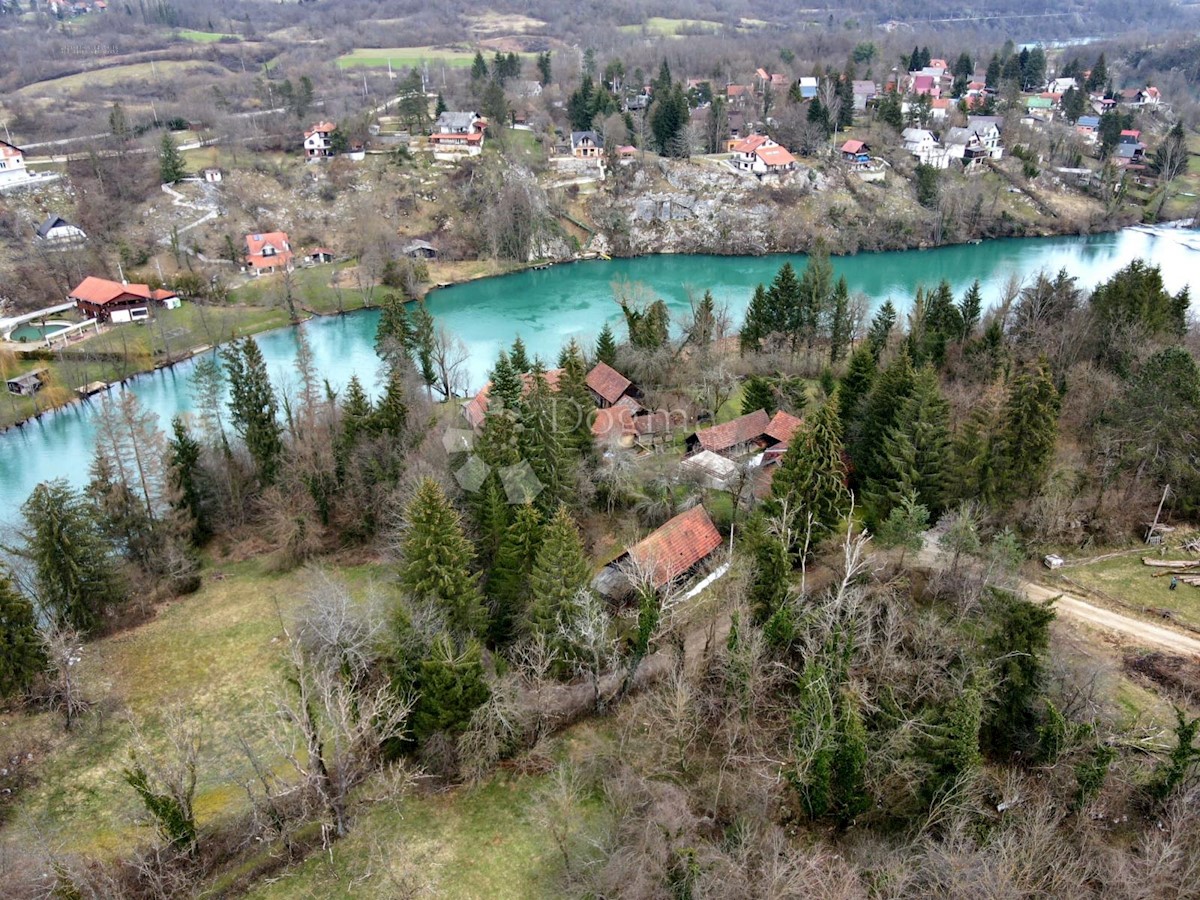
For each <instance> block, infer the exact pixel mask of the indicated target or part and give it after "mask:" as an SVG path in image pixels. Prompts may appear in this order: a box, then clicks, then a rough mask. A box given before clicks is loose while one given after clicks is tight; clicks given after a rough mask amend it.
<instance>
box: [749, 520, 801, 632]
mask: <svg viewBox="0 0 1200 900" xmlns="http://www.w3.org/2000/svg"><path fill="white" fill-rule="evenodd" d="M749 536H750V540H749V549H750V553H751V555H752V559H753V560H754V565H753V567H752V568H751V570H750V572H751V575H750V587H749V590H748V596H747V599H748V600H749V601H750V611H751V613H752V614H753V616H754V622H755V624H758V625H763V624H765V623H766V622H767V621H768V620H769V619H771V617H772V616H774V615H775V614H776V613H777V612H778V611H779V610H780V608H781V607H782V606H783V605H784V603H786V602H787V596H788V581H789V580H790V577H791V570H792V564H791V561H790V560H789V559H788V548H787V547H786V546H784V543H783V541H781V540H780V539H779V537H778V536H776V535H774V534H772V533H771V532H770V531H769V530H768V529H767V527H766V523H765V522H764V521H763V520H762V519H761V518H756V520H755V521H754V522H752V523H751V525H750V528H749Z"/></svg>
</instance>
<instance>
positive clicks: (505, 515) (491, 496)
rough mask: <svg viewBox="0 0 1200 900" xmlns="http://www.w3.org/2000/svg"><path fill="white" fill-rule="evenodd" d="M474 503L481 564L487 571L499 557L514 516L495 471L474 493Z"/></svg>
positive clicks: (472, 511)
mask: <svg viewBox="0 0 1200 900" xmlns="http://www.w3.org/2000/svg"><path fill="white" fill-rule="evenodd" d="M470 506H471V514H472V516H473V517H474V520H475V535H476V541H475V543H476V546H477V547H478V549H479V554H478V558H479V565H480V568H482V569H483V570H484V571H487V570H488V569H489V568H490V567H491V566H492V565H493V564H494V562H495V560H496V555H497V554H498V553H499V551H500V544H501V542H502V541H503V540H504V534H505V532H506V531H507V530H508V526H509V523H510V521H511V518H512V516H511V513H512V507H511V506H510V505H509V503H508V497H507V496H506V495H505V493H504V485H503V484H502V483H501V481H500V476H499V475H497V474H496V473H495V471H492V472H489V473H488V476H487V478H486V479H484V482H483V485H482V486H481V487H480V489H479V490H478V491H476V492H475V493H474V494H472V495H471V502H470Z"/></svg>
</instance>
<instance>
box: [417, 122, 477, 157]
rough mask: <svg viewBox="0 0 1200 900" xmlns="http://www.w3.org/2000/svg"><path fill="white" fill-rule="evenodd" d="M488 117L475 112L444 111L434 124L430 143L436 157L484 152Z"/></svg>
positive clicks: (475, 154)
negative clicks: (484, 137) (485, 117)
mask: <svg viewBox="0 0 1200 900" xmlns="http://www.w3.org/2000/svg"><path fill="white" fill-rule="evenodd" d="M486 130H487V119H484V118H483V117H481V116H479V115H477V114H476V113H474V112H449V111H447V112H444V113H442V114H441V115H440V116H438V118H437V122H435V123H434V126H433V134H431V135H430V136H429V144H430V146H431V147H432V148H433V151H434V157H435V158H439V155H440V156H441V157H445V158H453V157H457V156H462V155H464V154H465V155H467V156H478V155H479V154H480V153H482V152H483V134H484V132H485V131H486Z"/></svg>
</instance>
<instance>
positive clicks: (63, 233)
mask: <svg viewBox="0 0 1200 900" xmlns="http://www.w3.org/2000/svg"><path fill="white" fill-rule="evenodd" d="M36 234H37V238H38V240H39V241H45V242H46V243H47V244H51V245H54V244H75V243H78V242H80V241H86V240H87V235H86V234H85V233H84V231H83V229H82V228H80V227H79V226H78V225H72V224H71V223H70V222H68V221H67V220H66V219H64V218H63V217H62V216H58V215H50V216H48V217H47V218H46V220H45V221H44V222H42V224H41V225H39V226H38V227H37V232H36Z"/></svg>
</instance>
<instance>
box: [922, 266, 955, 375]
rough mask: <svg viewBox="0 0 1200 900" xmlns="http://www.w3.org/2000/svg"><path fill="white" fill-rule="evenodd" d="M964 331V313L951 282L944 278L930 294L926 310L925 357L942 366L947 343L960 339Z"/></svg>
mask: <svg viewBox="0 0 1200 900" xmlns="http://www.w3.org/2000/svg"><path fill="white" fill-rule="evenodd" d="M962 331H963V318H962V313H961V312H960V311H959V308H958V306H957V305H956V304H955V302H954V293H953V291H952V290H951V288H950V283H949V282H948V281H945V280H943V281H942V282H941V284H939V285H938V288H937V290H935V291H933V292H932V293H931V294H930V295H929V299H928V305H927V307H926V312H925V340H924V345H925V346H924V354H923V359H924V360H927V361H929V362H932V363H933V364H934V365H935V366H938V367H941V366H942V365H943V364H944V363H945V361H946V345H947V344H948V343H949V342H951V341H956V340H958V336H959V335H960V334H962Z"/></svg>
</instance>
